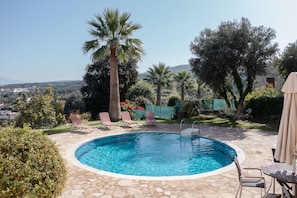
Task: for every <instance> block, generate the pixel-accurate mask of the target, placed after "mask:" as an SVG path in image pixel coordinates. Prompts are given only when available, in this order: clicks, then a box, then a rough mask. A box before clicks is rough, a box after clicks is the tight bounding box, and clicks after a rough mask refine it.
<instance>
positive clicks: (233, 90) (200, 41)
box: [190, 18, 277, 112]
mask: <svg viewBox="0 0 297 198" xmlns="http://www.w3.org/2000/svg"><path fill="white" fill-rule="evenodd" d="M274 38H275V31H274V30H273V29H271V28H265V27H263V26H258V27H254V26H252V25H251V23H250V22H249V20H248V19H246V18H242V19H241V21H240V22H237V21H234V22H230V21H229V22H222V23H221V25H220V26H219V27H218V28H217V29H216V30H214V31H213V30H210V29H205V30H204V31H202V32H201V33H200V35H199V37H197V38H195V40H194V41H193V42H192V43H191V51H192V53H193V54H194V55H196V57H195V58H192V59H191V60H190V64H191V66H192V71H193V72H194V73H195V74H196V75H197V76H198V77H199V79H200V80H202V81H204V82H205V83H207V84H208V85H209V86H210V87H211V88H212V89H213V90H214V91H215V92H216V93H218V94H219V95H220V97H221V98H223V99H225V101H226V102H227V104H228V107H229V108H230V99H232V100H234V101H235V104H236V105H237V111H238V112H241V110H242V107H243V102H244V99H245V97H246V95H247V94H248V93H249V92H250V91H252V89H253V85H254V80H255V77H256V75H262V74H265V68H266V67H267V66H268V65H269V64H270V62H271V60H272V58H273V57H274V55H275V52H276V50H277V44H276V43H272V40H273V39H274ZM230 96H231V98H230Z"/></svg>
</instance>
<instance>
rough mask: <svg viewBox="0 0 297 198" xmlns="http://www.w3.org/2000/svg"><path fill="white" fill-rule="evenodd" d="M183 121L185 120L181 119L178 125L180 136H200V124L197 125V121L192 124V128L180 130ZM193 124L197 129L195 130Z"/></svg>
mask: <svg viewBox="0 0 297 198" xmlns="http://www.w3.org/2000/svg"><path fill="white" fill-rule="evenodd" d="M184 121H185V119H182V120H181V121H180V124H179V131H180V135H181V136H186V137H194V136H199V135H200V132H201V129H200V124H199V123H198V121H197V120H195V121H194V122H193V123H192V128H187V129H184V130H182V125H183V122H184ZM195 124H198V128H195Z"/></svg>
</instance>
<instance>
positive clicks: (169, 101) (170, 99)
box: [167, 95, 181, 107]
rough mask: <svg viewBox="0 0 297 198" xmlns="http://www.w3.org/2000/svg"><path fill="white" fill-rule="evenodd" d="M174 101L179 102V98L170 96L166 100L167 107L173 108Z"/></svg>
mask: <svg viewBox="0 0 297 198" xmlns="http://www.w3.org/2000/svg"><path fill="white" fill-rule="evenodd" d="M176 101H181V99H180V97H179V96H176V95H172V96H170V97H169V100H168V103H167V106H170V107H173V106H175V103H176Z"/></svg>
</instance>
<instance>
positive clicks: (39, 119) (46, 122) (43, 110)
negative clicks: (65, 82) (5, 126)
mask: <svg viewBox="0 0 297 198" xmlns="http://www.w3.org/2000/svg"><path fill="white" fill-rule="evenodd" d="M64 107H65V101H64V100H60V99H58V98H55V97H54V92H53V89H52V88H51V87H48V88H47V89H46V90H45V91H44V93H40V91H39V90H38V89H36V91H35V95H34V96H33V97H31V98H30V97H28V95H27V94H26V93H24V94H23V96H22V97H20V98H18V99H17V110H18V112H19V116H18V118H17V123H16V124H17V126H20V127H22V126H23V125H24V124H25V125H29V126H30V127H31V128H33V129H40V128H50V127H54V126H57V125H60V124H62V123H63V122H65V116H64Z"/></svg>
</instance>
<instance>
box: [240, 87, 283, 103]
mask: <svg viewBox="0 0 297 198" xmlns="http://www.w3.org/2000/svg"><path fill="white" fill-rule="evenodd" d="M277 96H280V92H279V91H277V90H276V89H275V88H274V87H273V86H271V85H267V86H266V87H265V88H261V89H256V90H254V91H252V92H251V93H249V94H248V95H247V96H246V98H245V102H248V101H249V100H251V99H252V98H254V99H255V98H259V97H277Z"/></svg>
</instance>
